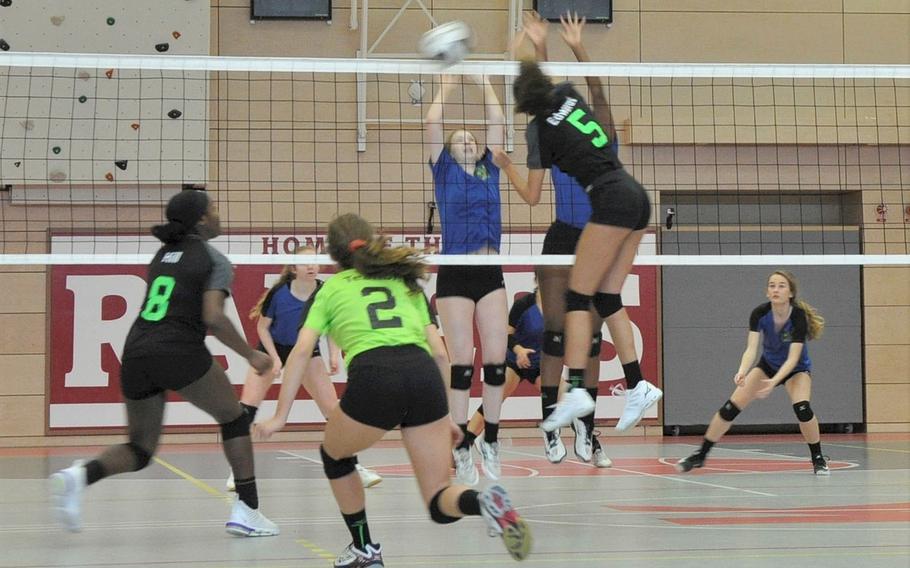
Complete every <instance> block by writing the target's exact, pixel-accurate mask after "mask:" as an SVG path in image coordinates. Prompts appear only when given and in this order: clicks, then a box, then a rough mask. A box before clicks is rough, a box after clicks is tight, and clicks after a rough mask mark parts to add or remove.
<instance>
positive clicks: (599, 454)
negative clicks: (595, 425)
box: [591, 433, 613, 467]
mask: <svg viewBox="0 0 910 568" xmlns="http://www.w3.org/2000/svg"><path fill="white" fill-rule="evenodd" d="M595 436H596V433H595ZM591 441H592V442H593V446H594V456H593V458H592V459H591V461H592V463H593V464H594V467H611V466H612V465H613V460H611V459H610V458H608V457H607V454H606V452H604V449H603V447H602V446H601V445H600V440H598V439H597V438H596V437H592V438H591Z"/></svg>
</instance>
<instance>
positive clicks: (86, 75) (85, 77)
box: [76, 71, 92, 81]
mask: <svg viewBox="0 0 910 568" xmlns="http://www.w3.org/2000/svg"><path fill="white" fill-rule="evenodd" d="M76 77H77V78H78V79H80V80H82V81H88V80H89V79H90V78H91V77H92V76H91V75H89V73H88V71H80V72H79V73H78V74H77V75H76Z"/></svg>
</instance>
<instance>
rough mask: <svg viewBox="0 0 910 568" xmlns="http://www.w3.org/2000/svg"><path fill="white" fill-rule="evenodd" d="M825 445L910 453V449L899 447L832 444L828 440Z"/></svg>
mask: <svg viewBox="0 0 910 568" xmlns="http://www.w3.org/2000/svg"><path fill="white" fill-rule="evenodd" d="M825 445H826V446H834V447H835V448H853V449H855V450H875V451H878V452H897V453H900V454H910V450H898V449H895V448H875V447H872V446H850V445H847V444H831V443H828V442H825Z"/></svg>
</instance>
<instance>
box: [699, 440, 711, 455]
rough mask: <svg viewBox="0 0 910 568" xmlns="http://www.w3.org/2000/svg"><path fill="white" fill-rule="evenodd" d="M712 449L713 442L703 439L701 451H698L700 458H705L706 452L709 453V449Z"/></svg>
mask: <svg viewBox="0 0 910 568" xmlns="http://www.w3.org/2000/svg"><path fill="white" fill-rule="evenodd" d="M713 447H714V442H712V441H711V440H709V439H707V438H705V439H704V440H702V442H701V449H699V450H698V453H699V454H701V457H705V456H707V455H708V452H710V451H711V448H713Z"/></svg>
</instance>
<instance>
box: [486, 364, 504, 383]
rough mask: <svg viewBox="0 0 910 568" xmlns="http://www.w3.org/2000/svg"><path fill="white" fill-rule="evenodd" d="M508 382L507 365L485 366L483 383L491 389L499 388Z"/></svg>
mask: <svg viewBox="0 0 910 568" xmlns="http://www.w3.org/2000/svg"><path fill="white" fill-rule="evenodd" d="M505 382H506V364H505V363H496V364H495V365H484V366H483V383H484V384H485V385H490V386H491V387H499V386H502V385H504V384H505Z"/></svg>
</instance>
